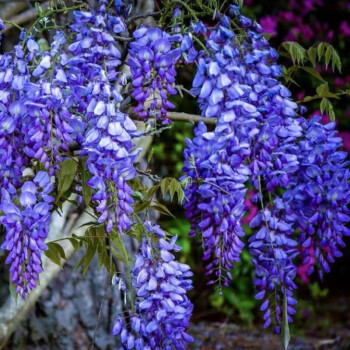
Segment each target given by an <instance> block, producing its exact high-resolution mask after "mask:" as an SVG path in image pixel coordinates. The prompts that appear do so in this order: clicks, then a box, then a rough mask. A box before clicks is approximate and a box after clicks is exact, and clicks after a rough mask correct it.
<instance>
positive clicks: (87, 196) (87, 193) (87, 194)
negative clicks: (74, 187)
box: [81, 159, 92, 207]
mask: <svg viewBox="0 0 350 350" xmlns="http://www.w3.org/2000/svg"><path fill="white" fill-rule="evenodd" d="M90 179H91V174H90V172H89V171H88V170H87V169H86V159H84V160H83V170H82V172H81V184H82V192H83V197H84V201H85V205H86V206H87V207H89V206H90V202H91V196H92V188H91V187H90V186H88V185H87V184H86V183H87V182H88V181H89V180H90Z"/></svg>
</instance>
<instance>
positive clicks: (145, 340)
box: [113, 221, 193, 350]
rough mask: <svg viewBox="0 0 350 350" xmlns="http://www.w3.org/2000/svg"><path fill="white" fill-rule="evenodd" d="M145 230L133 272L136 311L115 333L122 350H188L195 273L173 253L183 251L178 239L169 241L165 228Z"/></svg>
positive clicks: (121, 320) (119, 323)
mask: <svg viewBox="0 0 350 350" xmlns="http://www.w3.org/2000/svg"><path fill="white" fill-rule="evenodd" d="M145 228H146V229H147V231H148V237H147V238H144V240H143V242H142V244H141V247H140V253H139V254H138V256H137V258H136V261H135V266H134V268H133V270H132V287H133V289H134V290H135V293H136V297H137V300H136V303H135V310H134V312H132V311H129V317H128V318H123V317H118V318H117V319H116V321H115V324H114V327H113V334H114V335H120V338H121V343H122V349H137V350H141V349H144V350H146V349H148V350H150V349H155V350H163V349H165V350H166V349H168V350H171V349H179V350H180V349H185V348H186V344H187V343H189V342H192V341H193V339H192V337H191V336H190V335H189V334H188V333H187V332H186V329H187V327H188V326H189V319H190V317H191V314H192V309H193V306H192V304H191V302H190V301H189V299H188V298H187V296H186V292H187V291H189V290H190V289H192V281H191V279H190V278H191V276H192V272H191V271H190V267H189V266H188V265H186V264H182V263H179V262H178V261H176V260H175V256H174V255H173V254H172V252H173V251H174V252H178V251H179V250H180V249H181V247H179V246H178V245H176V239H177V237H176V236H174V237H173V238H172V239H171V240H170V241H167V240H166V237H165V233H164V232H163V231H162V229H161V228H160V227H159V226H158V225H152V224H151V223H150V222H148V221H146V222H145Z"/></svg>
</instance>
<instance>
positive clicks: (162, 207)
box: [150, 201, 175, 218]
mask: <svg viewBox="0 0 350 350" xmlns="http://www.w3.org/2000/svg"><path fill="white" fill-rule="evenodd" d="M152 203H153V204H151V206H150V207H151V208H152V209H154V210H156V211H158V212H159V213H161V214H164V215H168V216H172V217H173V218H174V217H175V216H174V215H173V214H172V213H171V212H170V211H169V209H168V208H167V207H166V206H165V205H163V204H161V203H159V202H157V201H153V202H152Z"/></svg>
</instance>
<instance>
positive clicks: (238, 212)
mask: <svg viewBox="0 0 350 350" xmlns="http://www.w3.org/2000/svg"><path fill="white" fill-rule="evenodd" d="M231 16H233V17H234V18H235V20H236V21H237V22H238V23H240V24H241V26H242V27H243V28H244V29H243V30H244V40H238V38H237V36H236V33H234V32H233V31H232V30H231V29H230V26H229V19H228V18H227V17H225V16H223V17H222V18H221V22H220V24H218V26H217V27H216V28H215V29H210V30H209V29H207V28H206V27H205V26H204V25H203V24H201V23H199V24H198V25H197V26H195V31H196V33H197V34H199V35H201V34H204V35H205V36H204V40H205V43H206V48H207V50H206V51H201V52H200V53H199V56H198V61H197V63H198V70H197V73H196V76H195V78H194V81H193V89H192V92H193V93H195V94H196V95H197V96H198V103H199V107H200V109H201V112H202V116H203V117H208V118H209V117H216V118H217V126H216V128H215V130H214V131H213V132H208V131H207V129H206V128H205V127H204V126H203V125H199V126H198V127H196V128H195V138H194V140H193V141H189V142H188V149H187V150H185V167H184V171H185V173H186V177H189V178H190V179H191V181H190V182H189V183H190V184H189V186H188V187H187V189H186V196H187V198H188V199H189V202H188V203H186V204H185V209H186V215H187V217H188V219H189V220H190V221H191V232H190V234H191V235H194V234H195V232H196V231H197V232H200V233H201V236H202V241H203V245H204V247H203V248H204V259H205V260H207V259H211V260H212V261H211V263H210V264H209V269H208V271H210V272H212V271H215V270H221V269H223V267H224V268H225V265H226V267H228V268H231V267H232V262H235V261H238V260H239V253H240V250H241V248H242V245H243V244H241V243H240V244H239V245H238V248H237V247H236V246H235V244H233V243H230V244H228V245H227V246H225V245H223V244H221V243H220V242H226V241H227V237H231V240H232V241H231V242H234V241H233V238H235V235H237V228H238V227H240V221H241V217H242V214H243V213H244V207H242V206H241V203H242V200H243V199H244V195H245V193H246V189H245V183H247V182H248V179H250V181H251V184H252V185H253V187H255V189H256V192H257V195H256V202H257V204H258V205H259V206H260V207H261V211H260V212H259V213H258V214H257V215H256V217H255V218H254V219H253V221H252V224H251V227H252V228H253V229H254V230H256V233H254V234H253V236H252V237H251V238H250V239H249V249H250V253H251V255H252V260H253V264H254V266H255V269H256V271H255V278H254V283H255V285H256V287H257V289H258V291H259V293H258V294H257V296H256V297H257V298H258V299H263V304H262V306H261V309H262V310H263V311H264V312H265V315H264V318H265V325H266V326H268V325H269V324H270V323H271V315H272V312H271V305H274V306H273V308H274V310H273V311H274V314H275V324H276V327H275V330H276V332H279V331H280V329H281V322H282V312H284V313H285V314H286V315H285V316H286V317H287V319H288V321H289V322H291V320H292V318H291V317H292V315H293V314H294V313H295V311H294V308H293V306H294V305H295V303H296V301H295V299H294V298H293V291H294V290H295V288H296V285H295V283H294V281H293V280H294V277H295V275H296V266H295V262H294V260H295V258H296V256H297V255H298V252H299V249H298V243H297V242H299V244H302V245H303V247H306V248H308V247H310V246H312V247H313V251H315V254H316V255H317V256H318V257H319V260H320V264H321V266H322V267H323V269H324V270H326V271H327V270H328V263H327V261H328V262H330V261H333V257H335V256H339V255H340V252H339V249H338V247H339V246H343V244H344V242H343V240H342V235H343V234H347V229H346V228H345V226H344V224H345V223H346V222H347V221H348V219H349V218H348V213H347V209H346V208H347V207H346V205H347V203H348V202H347V201H346V200H345V195H344V196H340V195H339V194H338V193H337V194H334V198H339V203H341V208H343V209H342V211H341V214H339V215H338V217H336V214H335V212H334V213H332V210H331V209H330V208H331V207H332V206H331V204H330V203H329V204H324V202H323V201H322V200H321V199H320V198H321V197H322V198H325V197H326V193H329V191H330V192H332V191H333V192H334V191H335V189H333V187H332V186H334V188H336V186H338V185H339V184H341V185H340V187H341V188H342V187H344V190H343V191H342V192H343V193H347V191H348V187H347V182H346V181H347V180H346V179H347V176H348V175H347V174H348V173H347V170H346V168H345V167H346V166H347V163H344V166H343V167H342V169H343V170H341V171H338V172H336V168H335V166H332V164H330V162H329V161H328V160H327V161H325V160H320V161H324V162H325V166H324V168H323V169H322V170H319V169H321V168H320V167H319V165H318V164H317V166H318V168H317V171H320V172H323V174H324V175H323V176H324V177H325V179H320V178H319V177H317V175H314V177H313V178H311V177H310V175H306V173H305V172H306V170H305V169H306V167H305V166H304V165H303V164H304V163H305V164H309V163H310V160H309V158H308V157H309V155H308V152H310V150H311V149H312V147H311V146H310V145H309V143H306V141H305V142H304V141H302V140H303V138H304V137H306V138H307V137H308V136H305V134H306V135H307V130H308V128H309V127H311V126H310V125H312V124H313V123H312V122H308V121H306V120H305V119H304V118H302V117H300V116H298V115H297V113H296V110H297V105H296V103H295V102H294V101H292V100H291V93H290V91H289V90H288V89H287V88H286V87H285V86H283V85H282V84H281V83H280V82H279V81H278V78H279V77H280V76H281V67H280V66H279V65H278V64H277V63H275V60H276V59H277V57H278V55H277V53H276V51H275V50H274V49H273V48H271V47H270V45H269V44H268V42H267V41H266V39H265V38H264V37H263V36H262V35H261V34H260V33H261V27H260V26H259V25H258V24H257V23H255V22H254V21H252V20H250V19H249V18H246V17H244V16H241V15H240V13H239V10H238V8H237V7H235V6H232V8H231ZM327 128H331V126H326V127H325V129H326V130H327ZM314 129H315V128H312V130H314ZM226 136H227V137H226ZM333 136H334V135H333ZM225 137H226V140H225V142H221V140H223V139H224V138H225ZM315 138H316V136H315ZM329 139H330V141H327V138H326V137H325V136H320V137H319V138H317V142H319V146H318V149H317V151H315V152H317V154H318V152H320V153H321V151H320V149H322V147H325V148H326V149H327V150H328V149H329V150H332V151H329V152H330V153H331V152H333V151H334V149H336V148H337V147H339V142H340V140H337V139H336V138H334V137H332V136H329ZM327 142H330V143H332V145H327ZM305 144H307V145H308V148H307V149H308V150H307V151H306V149H305V150H302V149H301V148H300V147H302V146H303V145H305ZM335 144H337V146H335ZM325 154H327V152H325ZM319 157H320V156H318V158H319ZM313 158H315V159H318V158H317V157H316V155H314V156H313ZM344 158H345V156H344V155H343V154H340V153H339V152H338V153H337V155H334V159H336V160H337V161H339V162H340V163H341V164H342V162H343V160H344ZM217 160H219V162H218V166H217V169H219V168H222V169H225V170H222V171H221V173H220V172H214V171H212V170H211V169H212V168H213V163H215V162H216V161H217ZM213 161H214V162H213ZM312 162H314V160H312ZM224 167H225V168H224ZM228 169H231V172H228ZM232 169H242V170H243V169H244V170H243V173H241V174H240V175H244V176H242V177H241V179H240V180H241V182H239V181H238V183H237V181H236V178H235V176H234V175H233V173H232ZM248 169H249V170H248ZM326 169H327V170H326ZM330 169H334V170H333V173H334V175H333V174H332V172H331V170H330ZM308 171H309V173H311V170H308ZM317 171H316V170H313V172H315V174H316V172H317ZM335 173H337V175H335ZM222 174H225V176H222ZM320 176H321V175H320ZM329 177H331V178H332V180H330V179H329ZM326 179H327V181H326ZM340 179H341V180H340ZM324 182H326V183H327V186H328V187H327V189H326V188H324V189H323V188H322V186H323V183H324ZM228 184H231V186H232V185H233V184H235V185H234V186H233V187H231V189H230V190H228V191H227V192H228V193H229V194H230V196H226V198H225V204H228V206H229V205H230V204H229V203H230V197H231V198H234V199H235V200H237V199H238V201H237V204H238V205H237V206H235V205H232V206H231V208H230V210H227V208H228V207H227V206H226V207H225V206H224V205H221V204H220V205H219V204H218V202H220V201H221V198H222V197H225V194H223V192H224V191H226V190H225V186H227V185H228ZM306 184H307V185H306ZM335 184H337V185H335ZM345 184H346V186H345ZM213 185H214V186H213ZM213 187H216V190H214V191H213ZM281 188H282V189H284V190H285V194H284V195H283V197H282V198H279V196H278V195H276V194H275V190H276V189H281ZM306 188H312V191H316V192H317V191H318V192H322V193H323V194H319V195H317V194H314V193H312V194H310V195H309V193H310V190H309V191H306ZM265 191H267V192H269V196H270V198H271V199H270V203H269V204H267V205H265V204H264V201H265V200H264V198H263V193H264V192H265ZM323 191H324V192H323ZM310 196H311V197H312V198H315V199H313V201H314V202H315V203H316V202H317V201H319V203H321V204H320V206H317V207H315V211H312V210H311V208H309V207H310V203H311V202H312V200H311V199H310ZM292 198H294V200H292ZM316 198H317V199H316ZM328 198H330V197H328ZM297 199H298V200H297ZM324 201H325V199H324ZM209 203H213V204H214V203H215V204H216V205H213V206H212V207H210V205H209ZM231 203H232V204H233V203H235V202H234V200H232V199H231ZM339 203H338V202H336V199H335V200H334V202H333V205H334V208H336V206H337V205H339ZM314 206H315V204H314ZM325 206H326V207H327V210H326V209H325ZM225 210H226V211H225ZM334 210H335V209H334ZM317 211H319V212H321V213H322V214H321V215H319V214H317V213H316V212H317ZM325 211H326V212H327V214H323V213H324V212H325ZM305 213H307V214H305ZM226 215H230V218H231V219H232V220H233V221H234V223H235V224H234V225H232V224H231V225H227V217H226ZM312 215H314V216H313V217H312ZM297 218H299V219H300V220H297ZM334 218H339V219H338V221H337V220H334ZM310 220H311V221H312V220H320V221H318V222H317V223H316V221H315V223H316V227H314V226H312V225H311V223H310ZM341 220H343V221H341ZM334 222H335V223H334ZM225 227H228V230H227V231H225V229H224V228H225ZM336 227H337V228H338V230H339V229H340V232H341V234H338V235H336V234H334V233H333V232H336V229H335V228H336ZM235 230H236V232H235ZM296 230H300V231H301V234H300V236H299V237H298V238H297V237H296V236H295V234H296V232H297V231H296ZM317 230H318V232H319V235H318V238H316V237H312V235H313V234H314V232H316V231H317ZM239 231H240V233H241V234H238V236H239V237H240V236H243V230H242V229H240V230H239ZM308 232H309V233H308ZM321 232H322V233H321ZM325 232H327V233H325ZM321 242H322V243H321ZM235 243H236V244H237V242H235ZM232 247H234V248H233V249H235V254H232V253H231V252H230V250H229V249H232ZM330 247H332V248H330ZM308 251H309V250H308V249H304V257H303V259H304V262H305V263H307V262H308V258H309V257H308V256H307V252H308ZM213 252H218V253H220V254H222V256H226V260H227V261H226V262H225V263H224V260H220V259H218V258H217V256H215V253H214V254H213ZM228 261H231V263H228ZM311 270H312V267H311V268H310V272H311ZM218 274H219V275H221V273H220V272H219V273H218ZM227 275H228V276H229V272H228V273H227ZM226 282H227V281H226ZM271 294H273V295H274V303H271V305H269V301H268V300H269V297H270V295H271Z"/></svg>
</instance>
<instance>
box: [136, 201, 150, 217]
mask: <svg viewBox="0 0 350 350" xmlns="http://www.w3.org/2000/svg"><path fill="white" fill-rule="evenodd" d="M150 204H151V201H150V200H149V201H144V202H141V203H137V204H135V205H134V213H135V214H138V213H141V212H142V211H143V210H145V209H146V208H148V207H149V206H150Z"/></svg>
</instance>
